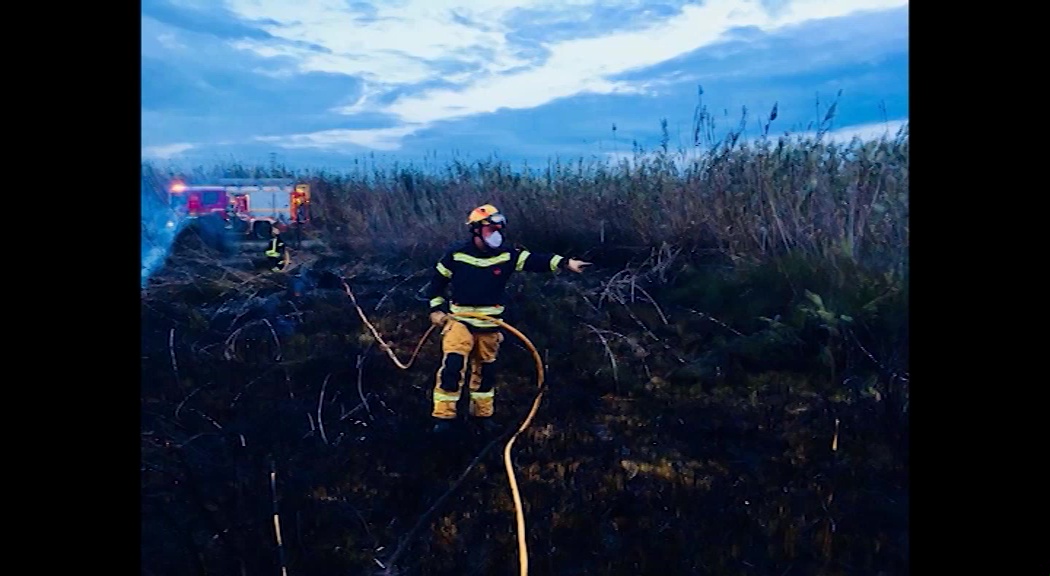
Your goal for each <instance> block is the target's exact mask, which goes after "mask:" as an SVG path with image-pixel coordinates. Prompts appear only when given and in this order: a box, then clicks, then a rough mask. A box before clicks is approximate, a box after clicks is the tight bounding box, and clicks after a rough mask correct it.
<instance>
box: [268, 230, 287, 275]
mask: <svg viewBox="0 0 1050 576" xmlns="http://www.w3.org/2000/svg"><path fill="white" fill-rule="evenodd" d="M281 232H282V230H281V225H280V224H278V223H274V225H273V226H271V227H270V234H271V238H270V241H269V242H268V243H267V244H266V259H267V263H268V265H269V266H270V270H271V271H273V272H280V271H281V270H284V269H285V268H286V267H288V263H289V261H290V258H289V255H288V247H287V246H285V244H284V238H281Z"/></svg>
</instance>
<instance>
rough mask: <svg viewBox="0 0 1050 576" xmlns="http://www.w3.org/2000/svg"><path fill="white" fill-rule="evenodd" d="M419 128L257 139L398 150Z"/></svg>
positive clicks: (296, 145) (293, 145)
mask: <svg viewBox="0 0 1050 576" xmlns="http://www.w3.org/2000/svg"><path fill="white" fill-rule="evenodd" d="M419 128H420V126H419V125H407V126H398V127H396V128H374V129H369V130H348V129H341V130H324V131H322V132H314V133H312V134H293V135H291V136H259V137H257V138H256V140H257V141H259V142H268V143H273V144H277V145H278V146H281V147H282V148H320V149H345V147H346V145H347V144H350V145H353V146H361V147H365V148H371V149H373V150H397V149H398V148H400V147H401V144H400V143H401V139H402V138H404V137H405V136H408V135H409V134H413V133H415V132H416V131H417V130H419Z"/></svg>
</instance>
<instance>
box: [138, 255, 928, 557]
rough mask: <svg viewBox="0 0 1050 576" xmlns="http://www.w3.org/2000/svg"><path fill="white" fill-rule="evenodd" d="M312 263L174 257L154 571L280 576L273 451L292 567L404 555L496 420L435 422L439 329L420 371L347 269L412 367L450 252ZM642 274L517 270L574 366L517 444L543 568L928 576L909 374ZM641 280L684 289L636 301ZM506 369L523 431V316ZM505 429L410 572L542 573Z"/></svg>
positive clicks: (148, 323) (147, 393)
mask: <svg viewBox="0 0 1050 576" xmlns="http://www.w3.org/2000/svg"><path fill="white" fill-rule="evenodd" d="M303 262H308V263H310V264H311V265H307V264H306V263H304V264H302V265H301V266H300V267H299V268H298V269H297V270H296V271H295V272H294V274H267V273H256V272H255V271H254V270H252V269H250V268H243V269H238V268H236V267H232V266H230V265H228V264H224V263H222V261H221V260H220V261H216V260H214V259H213V260H208V259H207V258H205V257H202V256H194V257H189V256H186V257H173V258H171V259H169V262H168V264H167V267H166V268H165V269H164V270H163V271H162V272H161V274H160V276H158V278H157V279H155V280H154V281H153V282H152V284H151V285H150V286H149V287H148V289H147V290H146V291H144V294H143V302H142V350H143V360H142V377H143V378H142V390H141V396H142V511H143V513H142V572H143V574H154V575H189V574H278V573H280V569H279V567H278V566H279V556H278V548H277V540H276V537H275V529H274V520H273V507H274V497H273V494H272V493H271V488H270V471H271V466H273V468H274V470H275V471H276V476H275V478H276V491H277V493H276V505H277V510H278V512H279V519H280V526H281V532H282V534H281V536H282V538H283V548H284V554H285V558H286V561H287V565H288V570H289V572H288V573H289V574H292V575H296V574H304V575H305V574H369V573H375V572H379V571H381V566H386V565H387V564H388V562H389V560H390V556H391V554H392V553H393V551H394V550H395V549H396V548H397V547H398V545H399V544H400V543H401V542H402V541H403V539H404V538H405V537H406V535H408V534H409V533H410V532H411V530H412V528H413V526H414V525H415V524H416V523H417V521H419V519H420V518H421V517H422V516H423V515H424V514H425V513H426V512H427V511H428V510H429V509H430V508H431V507H432V506H433V505H434V503H435V502H436V501H437V500H438V499H439V498H440V497H441V496H442V495H443V494H444V493H445V492H446V491H447V490H448V488H449V486H451V485H452V483H453V482H454V480H455V479H456V478H457V477H458V476H459V475H460V474H461V473H462V472H463V471H464V469H465V468H466V467H467V465H468V464H469V463H470V462H471V460H472V459H473V458H474V457H475V456H476V455H477V454H478V453H479V452H480V451H481V450H482V448H483V447H484V446H485V445H486V444H487V443H488V442H489V441H490V440H491V436H488V435H485V434H482V433H479V432H478V431H477V430H475V429H474V428H473V427H471V426H469V425H467V423H462V424H463V426H462V427H461V428H460V429H458V430H457V431H455V432H454V437H453V438H437V437H434V436H433V435H431V434H429V432H428V430H429V425H430V422H429V411H430V397H429V391H430V388H431V386H432V383H433V379H434V376H433V374H434V370H435V369H436V368H437V363H438V350H439V348H438V339H437V337H436V336H433V337H431V339H430V340H429V341H428V342H427V343H426V344H425V345H424V347H423V349H422V351H421V353H420V355H419V357H418V358H417V359H416V360H415V363H414V365H413V366H411V367H410V369H408V370H401V369H399V368H398V367H396V366H395V365H394V364H393V362H391V360H390V359H389V358H388V357H387V356H386V354H385V353H383V352H382V351H381V350H380V349H379V347H378V346H376V344H375V342H374V341H373V339H372V337H371V336H370V334H369V333H368V331H367V330H366V329H365V328H364V326H363V325H362V323H361V321H360V319H359V317H358V314H357V312H356V311H355V309H354V308H353V306H352V304H351V302H350V300H349V298H348V297H347V296H346V294H345V293H344V292H343V290H342V288H341V286H339V284H340V283H339V282H336V281H335V279H336V278H338V279H346V281H347V282H348V284H349V286H350V287H351V288H352V290H353V291H354V293H355V295H356V296H357V298H358V300H359V302H360V303H361V305H362V307H363V309H364V311H365V313H366V315H367V316H368V317H369V318H370V320H371V321H372V322H373V323H374V324H375V325H376V327H377V329H378V330H379V331H380V332H381V333H382V334H383V335H384V338H386V339H387V340H388V341H389V342H391V343H392V344H393V345H394V348H395V351H396V353H397V354H398V356H399V357H400V358H401V359H402V360H403V361H407V360H408V358H409V355H410V354H411V352H412V350H413V349H414V348H415V346H416V343H417V342H418V340H419V338H420V336H421V335H422V334H423V333H424V331H425V330H426V328H427V326H428V325H427V318H426V301H425V299H423V297H422V296H421V294H420V289H421V288H422V286H423V285H424V284H425V282H426V280H427V275H426V271H427V268H425V267H422V268H420V269H419V270H414V269H395V268H388V267H385V266H382V265H378V264H368V263H363V262H353V261H351V260H350V259H340V258H336V257H327V258H317V257H312V258H304V260H303ZM695 268H696V265H695V264H694V269H695ZM390 270H397V271H396V272H392V271H390ZM617 272H619V271H618V270H602V269H597V270H594V271H593V272H591V273H590V274H589V275H588V276H580V277H575V276H574V277H565V276H558V277H553V278H550V277H539V276H535V277H522V278H520V279H519V280H516V282H515V284H514V285H513V287H512V298H511V306H512V309H513V310H512V311H511V312H510V314H509V315H508V321H509V322H511V323H512V324H513V325H514V326H515V327H517V328H518V329H520V330H522V331H523V332H524V333H525V334H526V335H527V336H528V337H529V338H530V339H532V341H533V342H534V344H536V346H537V348H538V349H539V350H540V352H541V354H542V355H543V356H544V358H545V360H546V362H547V363H548V371H547V378H548V382H549V386H550V387H549V390H548V392H547V395H546V397H545V400H544V402H543V404H542V406H541V408H540V410H539V413H538V415H537V417H536V419H535V420H534V422H533V423H532V425H531V426H530V428H529V429H528V430H527V431H526V432H525V433H524V434H523V436H522V437H521V438H519V439H518V441H517V442H516V445H515V449H514V453H513V456H514V461H515V464H516V472H515V473H516V477H517V480H518V483H519V486H520V489H521V495H522V498H523V500H524V502H525V514H526V524H527V537H528V543H529V561H530V574H533V575H536V576H541V575H555V574H557V575H568V574H631V575H637V574H740V575H745V574H747V575H756V576H759V575H761V576H766V575H770V574H772V575H792V574H793V575H837V574H850V575H867V574H870V575H879V574H885V575H891V574H892V575H902V574H907V573H908V548H907V537H908V520H907V510H908V489H907V486H908V476H907V466H906V462H907V458H908V436H907V431H908V423H907V380H906V376H901V375H900V374H898V373H896V372H892V371H889V369H888V368H887V367H886V366H885V365H883V366H882V368H881V369H877V368H876V367H875V366H874V364H872V363H871V362H868V361H867V360H865V359H864V357H863V356H862V355H861V353H860V352H857V351H856V350H854V349H853V348H851V347H848V346H846V345H845V344H844V343H840V344H837V345H833V344H835V342H838V341H835V342H832V341H831V340H830V339H829V338H828V331H827V330H824V331H821V330H815V329H813V328H812V327H811V326H809V325H808V324H807V325H799V326H797V329H792V328H791V327H785V326H784V325H778V324H775V323H770V324H769V328H768V329H766V330H763V331H755V332H746V333H745V332H743V331H742V330H739V328H737V327H736V326H743V325H745V324H746V322H745V321H744V320H748V319H751V318H752V316H753V315H754V314H752V312H753V311H752V310H750V309H749V310H748V311H747V313H746V316H747V317H746V318H744V319H742V320H740V321H737V322H734V321H733V320H732V319H728V320H727V318H725V317H723V318H718V314H717V312H718V311H719V310H718V309H715V308H709V307H707V308H705V306H704V305H705V302H708V303H709V302H712V301H713V300H711V299H707V300H705V298H704V297H699V296H696V295H695V294H694V295H693V296H690V297H686V296H681V295H679V296H675V297H674V298H672V295H675V294H677V292H675V291H676V290H677V291H679V292H681V291H682V290H686V291H688V289H689V287H690V286H692V284H689V283H690V282H695V281H696V279H695V278H693V277H690V276H689V273H688V270H686V271H685V272H683V273H682V274H681V275H675V277H676V278H680V279H679V280H675V281H672V280H669V279H666V277H665V279H664V280H657V276H659V274H657V272H659V271H654V272H653V273H648V272H646V271H643V270H638V269H636V270H633V271H632V273H631V274H627V275H625V274H623V273H620V274H619V275H618V276H614V275H615V274H616V273H617ZM632 274H633V280H634V283H633V284H632V286H634V287H635V289H636V290H637V288H643V289H645V290H646V291H647V292H648V293H649V294H651V295H652V296H653V298H654V300H656V302H658V303H659V309H658V307H657V306H654V305H653V304H651V303H649V302H648V301H645V300H643V299H642V297H641V293H640V292H636V293H635V294H634V295H633V296H634V301H633V302H632V294H631V286H628V285H626V284H623V283H622V281H623V279H624V278H625V277H626V276H631V275H632ZM660 274H662V272H660ZM661 282H662V283H661ZM676 282H677V283H676ZM705 286H707V285H706V284H705ZM731 288H732V287H730V288H727V290H728V289H731ZM704 289H705V290H708V289H710V288H709V286H707V287H705V288H704ZM296 292H298V293H299V295H298V296H296V295H295V293H296ZM711 298H713V297H711ZM724 312H726V313H728V310H724ZM761 312H762V313H763V315H765V314H766V313H769V317H773V316H774V314H772V313H770V311H768V310H762V311H761ZM784 312H785V317H787V316H789V315H790V314H789V312H790V310H789V309H788V308H787V307H785V309H784ZM705 314H706V316H705ZM742 314H743V313H742ZM742 318H743V316H742ZM665 320H666V322H665ZM784 321H785V322H788V320H787V319H786V318H785V320H784ZM838 333H839V334H842V332H838ZM802 338H810V339H813V342H808V341H805V340H800V339H802ZM842 342H846V340H845V339H843V340H842ZM873 348H874V346H873V345H871V344H869V345H868V346H867V347H866V348H865V349H866V350H868V351H869V352H870V351H871V350H872V349H873ZM610 355H611V357H612V359H610ZM828 355H831V357H832V359H833V360H834V361H835V363H834V366H835V368H834V370H835V371H834V373H833V374H834V375H832V372H831V370H830V369H828V368H826V367H825V365H824V364H822V361H823V360H822V359H823V358H825V357H827V356H828ZM866 362H867V363H866ZM499 366H500V376H499V380H498V385H497V397H496V398H497V399H496V402H497V413H496V416H495V419H496V420H495V421H496V422H497V423H498V424H499V426H500V427H501V429H502V430H507V429H510V428H511V427H516V426H517V425H518V424H519V423H520V422H521V420H522V419H523V418H524V416H525V414H526V412H527V410H528V408H529V405H530V403H531V402H532V399H533V397H534V396H535V392H536V390H535V370H534V366H533V362H532V359H531V356H530V354H529V352H528V351H527V349H526V348H525V347H524V346H523V345H522V344H521V343H520V342H517V341H516V340H515V339H514V338H513V337H512V336H508V339H507V344H506V346H505V348H504V350H503V351H502V353H501V357H500V360H499ZM614 366H615V369H614ZM502 449H503V444H502V443H501V444H499V445H498V446H497V449H495V450H492V451H491V452H490V453H489V454H488V455H487V456H486V457H485V458H483V459H482V460H481V462H480V463H479V465H478V466H477V467H476V468H475V469H473V470H472V471H471V472H470V473H469V475H468V476H467V479H466V481H465V482H464V484H463V485H462V486H461V487H460V488H459V489H458V490H456V491H455V492H453V493H452V494H451V495H450V497H449V498H448V499H447V500H446V501H445V502H444V503H443V504H442V505H441V506H439V507H438V508H437V509H436V510H434V511H433V515H432V517H431V518H430V519H429V521H427V522H425V523H424V526H423V529H422V530H420V531H419V532H418V533H417V535H416V537H415V538H414V539H413V540H412V541H410V542H408V544H407V551H406V552H405V553H404V554H402V555H401V556H400V557H399V558H398V563H397V566H396V569H397V570H398V572H397V573H399V574H403V575H407V574H413V575H439V574H440V575H444V574H464V575H466V574H480V575H500V574H506V575H513V574H517V573H518V558H517V554H518V548H517V543H516V534H515V524H514V506H513V502H512V499H511V492H510V489H509V486H508V481H507V475H506V472H505V470H504V467H503V463H502Z"/></svg>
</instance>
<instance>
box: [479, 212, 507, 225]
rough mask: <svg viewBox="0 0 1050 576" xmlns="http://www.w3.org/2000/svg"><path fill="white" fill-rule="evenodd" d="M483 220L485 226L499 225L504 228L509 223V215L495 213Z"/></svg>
mask: <svg viewBox="0 0 1050 576" xmlns="http://www.w3.org/2000/svg"><path fill="white" fill-rule="evenodd" d="M481 222H482V225H483V226H499V227H500V228H502V227H503V226H505V225H506V224H507V217H506V216H504V215H503V214H493V215H492V216H489V217H488V218H486V219H484V220H482V221H481Z"/></svg>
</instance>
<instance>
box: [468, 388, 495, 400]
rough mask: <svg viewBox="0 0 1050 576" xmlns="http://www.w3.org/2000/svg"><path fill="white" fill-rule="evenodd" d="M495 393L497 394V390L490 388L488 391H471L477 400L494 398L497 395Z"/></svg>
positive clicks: (472, 396)
mask: <svg viewBox="0 0 1050 576" xmlns="http://www.w3.org/2000/svg"><path fill="white" fill-rule="evenodd" d="M495 395H496V391H495V390H489V391H488V392H474V391H471V393H470V397H471V398H473V399H475V400H478V399H481V398H493V397H495Z"/></svg>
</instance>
